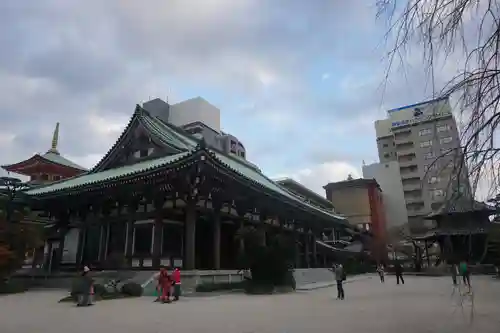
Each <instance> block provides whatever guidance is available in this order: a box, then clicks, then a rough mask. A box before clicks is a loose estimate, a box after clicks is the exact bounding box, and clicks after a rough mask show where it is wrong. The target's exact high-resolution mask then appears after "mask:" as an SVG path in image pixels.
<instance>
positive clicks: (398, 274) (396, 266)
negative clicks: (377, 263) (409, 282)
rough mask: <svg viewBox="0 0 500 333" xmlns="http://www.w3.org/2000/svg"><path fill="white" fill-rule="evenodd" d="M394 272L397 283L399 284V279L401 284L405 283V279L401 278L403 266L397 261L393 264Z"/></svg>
mask: <svg viewBox="0 0 500 333" xmlns="http://www.w3.org/2000/svg"><path fill="white" fill-rule="evenodd" d="M394 273H396V280H397V283H398V284H399V280H401V283H402V284H405V280H404V279H403V267H402V266H401V264H400V263H399V261H396V263H395V264H394Z"/></svg>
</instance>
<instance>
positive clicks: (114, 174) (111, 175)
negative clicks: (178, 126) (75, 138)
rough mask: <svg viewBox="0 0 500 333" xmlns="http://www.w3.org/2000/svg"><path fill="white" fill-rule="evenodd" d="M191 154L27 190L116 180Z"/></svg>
mask: <svg viewBox="0 0 500 333" xmlns="http://www.w3.org/2000/svg"><path fill="white" fill-rule="evenodd" d="M188 155H189V152H184V153H179V154H175V155H171V156H166V157H161V158H157V159H154V160H149V161H144V162H140V163H136V164H132V165H127V166H123V167H119V168H115V169H109V170H105V171H101V172H96V173H87V174H84V175H81V176H77V177H73V178H70V179H66V180H63V181H60V182H57V183H53V184H50V185H47V186H43V187H37V188H35V189H32V190H29V191H27V194H29V195H40V194H46V193H51V192H57V191H62V190H69V189H73V188H77V187H82V186H87V185H92V184H98V183H102V182H105V181H110V180H115V179H119V178H123V177H126V176H130V175H133V174H137V173H142V172H145V171H148V170H152V169H156V168H159V167H162V166H165V165H168V164H170V163H173V162H175V161H178V160H180V159H182V158H184V157H186V156H188Z"/></svg>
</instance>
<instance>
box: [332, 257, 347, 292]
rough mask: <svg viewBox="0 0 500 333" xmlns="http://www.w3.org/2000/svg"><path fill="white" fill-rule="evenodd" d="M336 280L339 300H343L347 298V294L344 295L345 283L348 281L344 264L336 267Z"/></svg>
mask: <svg viewBox="0 0 500 333" xmlns="http://www.w3.org/2000/svg"><path fill="white" fill-rule="evenodd" d="M334 272H335V280H336V281H337V299H341V300H343V299H344V298H345V293H344V285H343V283H344V281H345V279H346V275H345V272H344V267H342V264H338V265H337V266H336V267H335V270H334Z"/></svg>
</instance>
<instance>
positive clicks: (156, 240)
mask: <svg viewBox="0 0 500 333" xmlns="http://www.w3.org/2000/svg"><path fill="white" fill-rule="evenodd" d="M164 203H165V201H164V200H163V199H158V200H155V202H154V205H155V222H154V225H153V231H152V232H153V253H152V254H153V262H152V263H153V267H155V268H158V267H160V263H161V250H162V248H161V247H162V244H161V239H162V235H163V214H162V209H163V204H164Z"/></svg>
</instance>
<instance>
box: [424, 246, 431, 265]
mask: <svg viewBox="0 0 500 333" xmlns="http://www.w3.org/2000/svg"><path fill="white" fill-rule="evenodd" d="M427 245H428V244H427V239H426V240H425V242H424V246H425V256H426V257H427V268H429V267H431V258H429V247H428V246H427Z"/></svg>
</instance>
